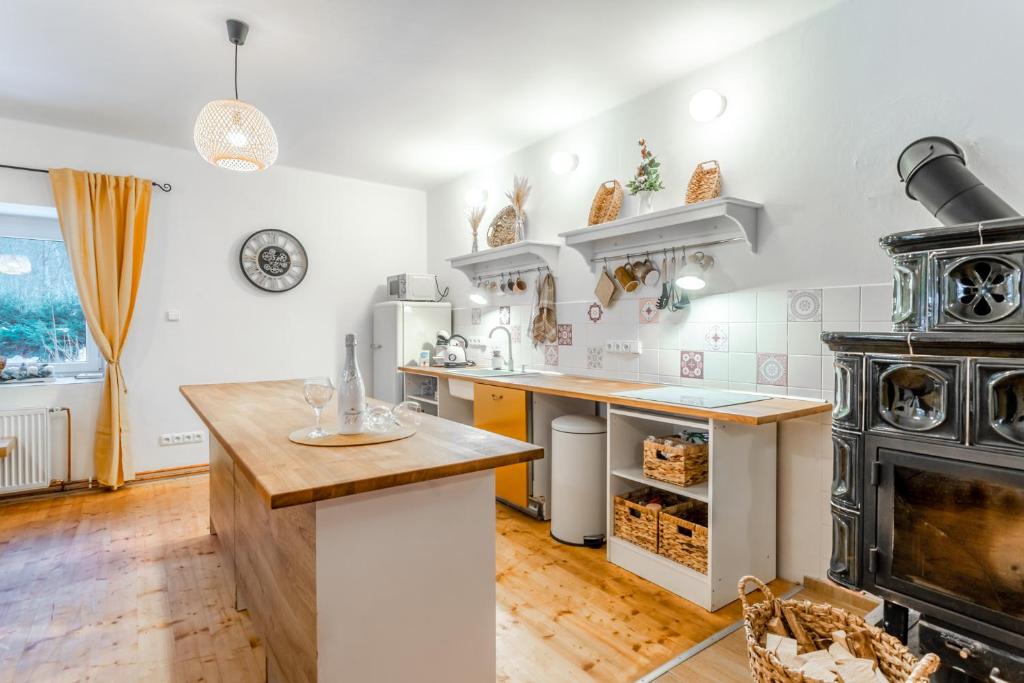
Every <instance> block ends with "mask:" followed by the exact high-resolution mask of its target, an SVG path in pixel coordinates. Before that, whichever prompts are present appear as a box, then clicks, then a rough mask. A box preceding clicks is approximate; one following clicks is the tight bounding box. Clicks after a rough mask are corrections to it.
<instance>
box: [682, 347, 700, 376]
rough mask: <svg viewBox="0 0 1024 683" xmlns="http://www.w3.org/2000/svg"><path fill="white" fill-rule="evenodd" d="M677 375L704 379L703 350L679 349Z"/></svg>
mask: <svg viewBox="0 0 1024 683" xmlns="http://www.w3.org/2000/svg"><path fill="white" fill-rule="evenodd" d="M679 376H680V377H685V378H687V379H704V352H703V351H680V352H679Z"/></svg>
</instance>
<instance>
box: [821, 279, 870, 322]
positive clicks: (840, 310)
mask: <svg viewBox="0 0 1024 683" xmlns="http://www.w3.org/2000/svg"><path fill="white" fill-rule="evenodd" d="M821 319H822V321H823V322H825V323H831V322H836V321H842V320H860V287H829V288H827V289H824V290H822V304H821ZM826 327H828V329H832V328H831V327H829V326H826Z"/></svg>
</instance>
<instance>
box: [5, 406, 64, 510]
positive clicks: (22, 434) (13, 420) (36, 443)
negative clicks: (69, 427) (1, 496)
mask: <svg viewBox="0 0 1024 683" xmlns="http://www.w3.org/2000/svg"><path fill="white" fill-rule="evenodd" d="M0 436H15V437H17V438H18V443H17V446H16V447H15V449H14V452H13V453H11V454H10V455H8V456H7V457H5V458H0V493H10V492H12V491H26V490H30V489H40V488H46V487H47V486H49V485H50V481H51V474H52V468H53V465H52V460H53V459H52V457H51V455H50V411H49V410H48V409H47V408H23V409H20V410H4V411H0Z"/></svg>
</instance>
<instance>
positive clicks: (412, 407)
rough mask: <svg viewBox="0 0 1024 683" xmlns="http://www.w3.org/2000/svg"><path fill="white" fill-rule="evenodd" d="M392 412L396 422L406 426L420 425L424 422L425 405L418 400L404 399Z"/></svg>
mask: <svg viewBox="0 0 1024 683" xmlns="http://www.w3.org/2000/svg"><path fill="white" fill-rule="evenodd" d="M391 414H392V415H393V416H394V418H395V422H397V423H398V424H400V425H403V426H405V427H419V426H420V425H421V424H422V423H423V407H422V406H421V405H420V404H419V403H417V402H416V401H402V402H401V403H399V404H398V405H397V406H395V407H394V409H393V410H392V411H391Z"/></svg>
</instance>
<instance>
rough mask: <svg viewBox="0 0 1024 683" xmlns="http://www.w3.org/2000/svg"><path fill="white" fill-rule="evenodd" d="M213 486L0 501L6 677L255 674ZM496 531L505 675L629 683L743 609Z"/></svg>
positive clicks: (591, 554) (183, 480) (528, 532)
mask: <svg viewBox="0 0 1024 683" xmlns="http://www.w3.org/2000/svg"><path fill="white" fill-rule="evenodd" d="M208 486H209V478H208V476H207V475H205V474H200V475H193V476H187V477H180V478H177V479H170V480H162V481H157V482H148V483H145V484H141V485H137V486H131V487H128V488H125V489H122V490H120V491H117V492H113V493H109V492H102V493H100V492H83V493H75V494H69V495H63V496H51V497H45V498H41V499H36V500H16V501H13V502H9V503H3V504H0V683H15V682H17V683H21V682H23V681H25V682H27V681H33V682H34V681H61V682H76V681H95V680H118V681H126V682H127V681H145V683H163V682H165V681H166V682H174V683H177V682H179V681H181V682H193V681H195V682H198V681H215V682H217V683H256V682H259V681H262V680H264V676H265V673H264V665H265V653H264V651H263V647H262V644H261V641H260V638H259V636H258V634H257V633H256V632H255V630H254V628H253V625H252V622H251V621H250V619H249V617H248V615H247V614H246V613H245V612H237V611H235V609H234V607H233V600H232V596H231V595H230V594H229V590H228V588H227V583H226V581H225V580H224V578H223V575H222V572H223V571H224V570H223V568H222V567H221V565H220V561H219V555H218V554H217V552H216V546H215V544H216V543H217V541H216V537H215V536H211V535H209V533H208V529H207V525H208V520H209V500H208ZM496 524H497V527H496V528H497V566H496V579H497V596H498V601H497V613H496V618H497V650H498V676H497V680H498V681H500V682H501V683H536V682H538V681H544V682H545V683H547V682H552V683H559V682H562V681H565V682H573V681H597V682H607V683H629V682H632V681H635V680H636V679H638V678H640V677H641V676H643V675H644V674H646V673H648V672H650V671H652V670H653V669H655V668H656V667H658V666H659V665H661V664H663V663H664V662H667V661H668V660H670V659H671V658H672V657H674V656H675V655H677V654H678V653H680V652H683V651H684V650H686V649H688V648H689V647H691V646H693V645H695V644H697V643H699V642H701V641H702V640H704V639H705V638H707V637H709V636H711V635H712V634H714V633H715V632H717V631H718V630H720V629H721V628H724V627H725V626H727V625H729V624H730V623H732V622H733V621H735V620H736V619H738V618H739V614H740V610H739V605H738V603H734V604H732V605H729V606H728V607H726V608H725V609H722V610H719V611H718V612H716V613H714V614H709V613H707V612H705V611H704V610H703V609H701V608H700V607H697V606H696V605H693V604H692V603H689V602H686V601H685V600H683V599H681V598H679V597H677V596H675V595H672V594H671V593H668V592H667V591H664V590H661V589H660V588H658V587H657V586H655V585H653V584H651V583H648V582H647V581H644V580H643V579H640V578H639V577H637V576H635V575H633V574H630V573H629V572H626V571H625V570H622V569H619V568H618V567H615V566H614V565H611V564H610V563H608V562H607V561H606V560H605V554H604V551H603V550H591V549H587V548H576V547H571V546H565V545H562V544H560V543H557V542H555V541H554V540H553V539H552V538H551V537H550V535H549V533H548V527H549V525H548V524H546V523H543V522H538V521H536V520H532V519H530V518H528V517H525V516H523V515H521V514H519V513H517V512H514V511H511V510H510V509H508V508H506V507H504V506H501V505H498V506H496ZM787 587H788V584H785V583H784V582H775V583H773V588H775V589H776V590H778V591H779V592H783V591H785V590H786V588H787ZM744 671H745V669H744ZM666 680H669V679H666ZM671 680H698V679H679V678H678V677H677V678H675V679H671ZM708 680H710V679H708ZM715 680H721V681H726V680H732V679H730V678H720V679H715ZM737 680H746V679H737Z"/></svg>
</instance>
